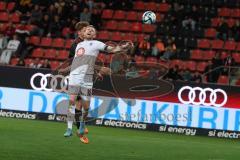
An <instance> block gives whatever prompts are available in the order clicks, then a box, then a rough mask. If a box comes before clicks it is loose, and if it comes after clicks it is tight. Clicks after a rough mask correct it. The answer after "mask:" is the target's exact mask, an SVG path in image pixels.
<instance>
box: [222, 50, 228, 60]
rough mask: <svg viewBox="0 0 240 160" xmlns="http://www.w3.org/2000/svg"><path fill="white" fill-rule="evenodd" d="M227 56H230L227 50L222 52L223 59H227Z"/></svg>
mask: <svg viewBox="0 0 240 160" xmlns="http://www.w3.org/2000/svg"><path fill="white" fill-rule="evenodd" d="M227 56H228V53H227V52H225V51H223V52H221V59H225V58H227Z"/></svg>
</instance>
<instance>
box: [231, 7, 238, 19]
mask: <svg viewBox="0 0 240 160" xmlns="http://www.w3.org/2000/svg"><path fill="white" fill-rule="evenodd" d="M231 17H233V18H240V9H239V8H236V9H231Z"/></svg>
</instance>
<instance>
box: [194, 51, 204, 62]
mask: <svg viewBox="0 0 240 160" xmlns="http://www.w3.org/2000/svg"><path fill="white" fill-rule="evenodd" d="M202 56H203V54H202V51H201V50H199V49H195V50H192V52H191V59H196V60H201V59H202Z"/></svg>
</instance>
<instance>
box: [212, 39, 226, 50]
mask: <svg viewBox="0 0 240 160" xmlns="http://www.w3.org/2000/svg"><path fill="white" fill-rule="evenodd" d="M223 43H224V42H223V41H222V40H212V48H213V49H222V48H223Z"/></svg>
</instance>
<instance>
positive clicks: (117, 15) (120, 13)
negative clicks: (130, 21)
mask: <svg viewBox="0 0 240 160" xmlns="http://www.w3.org/2000/svg"><path fill="white" fill-rule="evenodd" d="M113 19H118V20H123V19H125V11H122V10H117V11H115V12H114V14H113Z"/></svg>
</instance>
